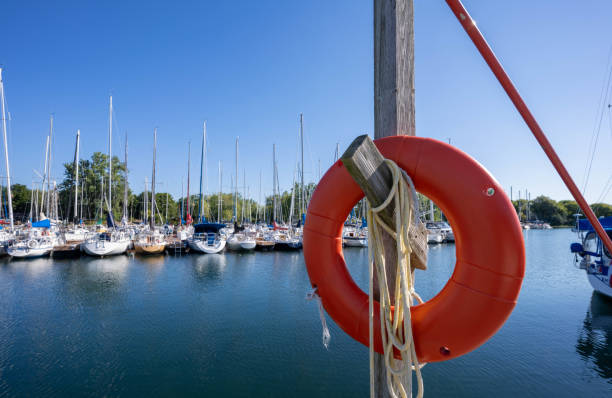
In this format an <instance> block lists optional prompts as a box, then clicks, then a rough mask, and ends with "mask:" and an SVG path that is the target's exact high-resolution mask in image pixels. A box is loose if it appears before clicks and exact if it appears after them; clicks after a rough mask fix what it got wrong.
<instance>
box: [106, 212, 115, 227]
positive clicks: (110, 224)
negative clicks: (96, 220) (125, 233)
mask: <svg viewBox="0 0 612 398" xmlns="http://www.w3.org/2000/svg"><path fill="white" fill-rule="evenodd" d="M106 226H107V227H109V228H115V220H113V215H112V214H111V213H106Z"/></svg>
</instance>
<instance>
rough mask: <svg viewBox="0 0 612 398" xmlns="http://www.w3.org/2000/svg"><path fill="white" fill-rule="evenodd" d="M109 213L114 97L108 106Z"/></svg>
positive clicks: (111, 198) (111, 199)
mask: <svg viewBox="0 0 612 398" xmlns="http://www.w3.org/2000/svg"><path fill="white" fill-rule="evenodd" d="M108 212H109V213H111V217H112V212H113V96H112V95H111V96H110V100H109V106H108Z"/></svg>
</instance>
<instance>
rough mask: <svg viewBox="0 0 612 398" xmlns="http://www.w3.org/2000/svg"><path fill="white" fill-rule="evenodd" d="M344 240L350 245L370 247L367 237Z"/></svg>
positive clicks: (345, 243) (346, 244)
mask: <svg viewBox="0 0 612 398" xmlns="http://www.w3.org/2000/svg"><path fill="white" fill-rule="evenodd" d="M342 241H343V243H344V245H345V246H348V247H368V240H367V239H366V238H343V239H342Z"/></svg>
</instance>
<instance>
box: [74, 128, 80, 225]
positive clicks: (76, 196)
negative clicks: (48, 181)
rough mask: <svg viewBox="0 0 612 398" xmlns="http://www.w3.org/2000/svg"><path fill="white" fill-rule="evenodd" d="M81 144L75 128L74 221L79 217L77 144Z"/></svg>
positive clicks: (78, 132)
mask: <svg viewBox="0 0 612 398" xmlns="http://www.w3.org/2000/svg"><path fill="white" fill-rule="evenodd" d="M80 144H81V130H77V136H76V149H75V151H74V222H75V223H76V222H77V220H78V218H79V204H78V202H79V146H80Z"/></svg>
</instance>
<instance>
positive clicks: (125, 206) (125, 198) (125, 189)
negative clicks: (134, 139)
mask: <svg viewBox="0 0 612 398" xmlns="http://www.w3.org/2000/svg"><path fill="white" fill-rule="evenodd" d="M124 166H125V181H124V183H123V217H122V218H123V221H124V223H126V224H127V222H128V220H129V217H128V188H129V186H128V135H127V132H126V133H125V164H124Z"/></svg>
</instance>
